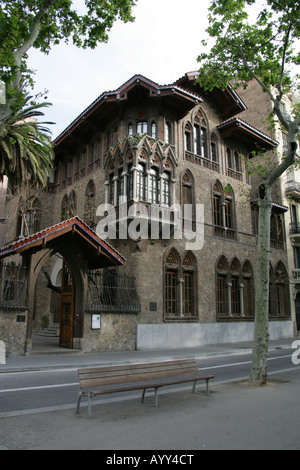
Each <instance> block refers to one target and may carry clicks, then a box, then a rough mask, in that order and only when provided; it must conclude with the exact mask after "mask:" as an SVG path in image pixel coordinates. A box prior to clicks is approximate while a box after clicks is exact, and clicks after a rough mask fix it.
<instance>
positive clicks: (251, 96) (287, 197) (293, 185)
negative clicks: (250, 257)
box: [238, 80, 300, 335]
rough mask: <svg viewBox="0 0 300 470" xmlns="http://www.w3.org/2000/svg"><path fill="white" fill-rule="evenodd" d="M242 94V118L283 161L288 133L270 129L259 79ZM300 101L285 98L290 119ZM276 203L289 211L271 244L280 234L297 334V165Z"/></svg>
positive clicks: (278, 187)
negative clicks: (266, 139) (267, 137)
mask: <svg viewBox="0 0 300 470" xmlns="http://www.w3.org/2000/svg"><path fill="white" fill-rule="evenodd" d="M238 92H239V94H240V96H242V97H243V99H244V100H245V101H246V102H247V110H245V111H243V112H242V114H241V116H242V117H243V118H245V119H246V120H247V121H248V122H249V123H250V124H252V125H254V126H258V127H259V128H260V129H262V130H263V131H264V132H266V133H267V134H268V135H270V136H271V137H272V138H274V139H275V140H276V141H277V142H278V145H277V148H276V150H277V153H276V157H275V158H276V160H277V162H280V161H281V158H284V156H285V154H286V152H287V134H286V130H285V129H283V127H282V126H281V125H280V123H279V122H278V120H277V119H275V118H274V119H273V126H272V127H271V128H270V122H269V120H268V117H269V115H270V113H271V111H272V103H271V100H270V98H269V96H268V94H267V93H264V92H263V91H262V90H261V88H260V86H259V85H258V83H257V82H256V80H252V81H250V82H249V84H248V87H247V88H246V89H240V90H238ZM298 101H299V97H297V96H296V95H295V94H293V93H290V94H288V95H284V96H283V99H282V110H283V112H284V114H285V116H286V118H287V119H288V120H292V119H293V107H294V105H295V104H296V103H297V102H298ZM273 200H274V201H275V202H277V203H279V204H283V206H285V207H286V208H287V209H288V210H285V211H284V214H283V215H282V217H283V221H282V223H281V224H280V226H278V224H277V225H276V222H275V220H274V218H273V219H272V221H271V222H272V227H271V243H272V234H274V233H275V232H277V233H278V232H280V233H281V234H282V235H281V239H282V241H283V242H284V243H285V247H286V252H287V256H288V276H289V280H290V308H291V318H292V321H293V324H294V332H295V334H296V335H297V333H298V334H299V331H300V294H299V290H300V281H299V280H300V271H299V269H300V257H299V256H300V238H299V236H300V225H299V220H300V219H299V217H300V172H299V169H298V167H297V166H296V165H295V166H293V167H291V168H289V169H288V170H287V171H286V172H285V173H284V174H283V175H282V177H281V178H280V179H279V180H278V181H277V182H276V184H275V185H274V188H273ZM271 272H272V269H271Z"/></svg>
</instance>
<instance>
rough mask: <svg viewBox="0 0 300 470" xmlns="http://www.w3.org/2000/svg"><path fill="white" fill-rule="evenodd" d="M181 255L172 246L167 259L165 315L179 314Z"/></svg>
mask: <svg viewBox="0 0 300 470" xmlns="http://www.w3.org/2000/svg"><path fill="white" fill-rule="evenodd" d="M179 267H180V256H179V254H178V252H177V251H176V250H175V249H174V248H172V250H171V251H170V252H169V254H168V255H167V257H166V260H165V315H167V316H177V315H178V311H179V308H178V301H179V299H178V269H179Z"/></svg>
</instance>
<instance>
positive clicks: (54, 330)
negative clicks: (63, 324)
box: [36, 324, 59, 337]
mask: <svg viewBox="0 0 300 470" xmlns="http://www.w3.org/2000/svg"><path fill="white" fill-rule="evenodd" d="M36 335H38V336H47V337H58V336H59V325H57V324H52V325H49V326H48V327H47V328H43V329H42V330H41V331H39V332H38V333H36Z"/></svg>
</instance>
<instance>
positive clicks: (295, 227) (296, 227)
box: [290, 222, 300, 234]
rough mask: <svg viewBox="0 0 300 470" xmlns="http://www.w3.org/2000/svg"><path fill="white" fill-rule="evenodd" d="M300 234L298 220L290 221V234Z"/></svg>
mask: <svg viewBox="0 0 300 470" xmlns="http://www.w3.org/2000/svg"><path fill="white" fill-rule="evenodd" d="M297 233H299V234H300V223H299V222H292V223H291V224H290V234H297Z"/></svg>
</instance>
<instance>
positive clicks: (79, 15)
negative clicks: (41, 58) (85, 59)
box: [0, 0, 135, 176]
mask: <svg viewBox="0 0 300 470" xmlns="http://www.w3.org/2000/svg"><path fill="white" fill-rule="evenodd" d="M134 5H135V1H134V0H105V1H100V0H85V2H83V0H82V1H79V0H0V45H1V46H0V143H1V139H2V144H3V145H4V146H5V149H6V152H5V155H6V156H8V155H11V156H12V155H14V158H15V159H16V158H18V156H21V155H24V152H21V153H20V152H19V151H18V150H16V149H14V148H13V146H12V148H10V149H9V151H8V148H7V145H6V144H7V142H8V141H10V143H11V144H13V143H14V142H16V139H15V138H13V137H12V138H11V139H10V140H9V138H7V131H8V130H9V126H11V125H14V126H15V124H16V123H17V125H18V131H20V122H18V121H16V119H18V118H19V117H20V116H19V114H22V115H24V114H26V112H28V106H29V107H30V108H31V110H30V113H32V112H33V109H32V107H33V106H35V105H36V106H37V110H36V111H37V114H39V113H40V112H41V110H40V104H39V103H38V98H35V99H34V98H31V101H30V103H29V102H28V86H29V85H32V84H33V76H34V73H33V71H32V70H29V68H28V66H27V58H28V55H27V54H28V51H29V50H30V48H35V49H38V50H40V51H41V52H43V53H46V54H48V53H49V52H50V50H51V48H52V47H53V45H56V44H59V43H60V42H61V41H65V42H67V43H68V42H72V43H73V44H74V45H75V46H77V47H80V48H92V49H93V48H95V47H96V46H97V44H99V43H101V42H107V40H108V37H109V31H110V29H111V28H112V26H113V24H114V22H115V21H116V20H118V19H119V20H122V21H124V22H128V21H133V20H134V18H133V16H132V9H133V7H134ZM45 86H46V84H45ZM13 123H14V124H13ZM33 127H34V126H28V125H24V126H23V128H22V133H24V132H25V133H26V129H30V133H32V131H33ZM10 130H12V129H10ZM35 131H37V132H39V131H40V129H39V128H38V126H37V127H36V129H35ZM18 135H20V132H19V134H18ZM3 136H4V137H5V138H6V144H5V143H3ZM23 137H24V135H23ZM40 137H41V139H40V141H41V140H43V144H44V143H45V133H44V135H41V136H40ZM37 140H38V139H36V138H35V139H34V140H32V138H31V137H30V134H29V135H28V138H27V139H25V138H24V139H23V146H24V144H26V143H27V142H28V143H29V145H30V146H31V149H30V151H31V150H32V145H33V144H34V143H35V142H37ZM3 145H2V149H3ZM47 145H48V144H47ZM3 151H4V150H3ZM29 153H30V152H29ZM2 155H3V154H1V162H0V163H1V165H0V169H1V174H0V176H1V175H2V176H3V174H6V169H7V168H6V167H5V161H7V162H9V164H10V167H11V168H13V167H14V164H16V162H15V163H14V164H12V163H11V158H8V159H6V160H5V161H4V159H3V157H2ZM28 155H29V154H28V153H27V156H28ZM43 161H44V160H43ZM19 163H20V162H19ZM27 163H28V162H27ZM44 163H45V161H44ZM16 165H17V166H16V168H19V169H21V166H22V165H21V164H16ZM49 165H50V166H51V157H50V154H49ZM7 171H9V169H7ZM18 174H20V175H21V174H22V172H20V173H18ZM39 174H40V172H39ZM15 176H16V175H15Z"/></svg>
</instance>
